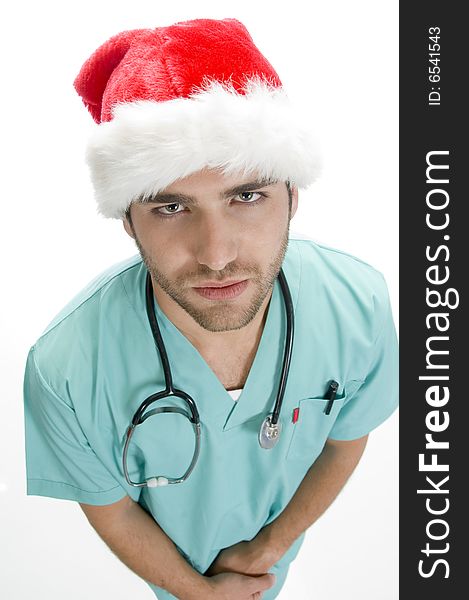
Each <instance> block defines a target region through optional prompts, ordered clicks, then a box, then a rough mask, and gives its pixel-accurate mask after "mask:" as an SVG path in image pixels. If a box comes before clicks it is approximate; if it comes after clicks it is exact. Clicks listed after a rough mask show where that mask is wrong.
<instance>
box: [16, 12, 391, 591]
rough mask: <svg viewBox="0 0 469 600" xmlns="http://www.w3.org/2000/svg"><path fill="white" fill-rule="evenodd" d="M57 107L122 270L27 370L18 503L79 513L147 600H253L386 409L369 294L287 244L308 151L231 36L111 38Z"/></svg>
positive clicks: (336, 262)
mask: <svg viewBox="0 0 469 600" xmlns="http://www.w3.org/2000/svg"><path fill="white" fill-rule="evenodd" d="M75 87H76V89H77V91H78V92H79V94H80V95H81V96H82V98H83V100H84V102H85V104H86V106H87V107H88V109H89V110H90V112H91V114H92V115H93V117H94V118H95V120H96V121H97V123H98V126H97V130H96V132H95V134H94V135H93V137H92V139H91V140H90V144H89V148H88V162H89V165H90V167H91V173H92V178H93V184H94V186H95V191H96V198H97V201H98V208H99V210H100V212H101V213H102V214H103V215H104V216H106V217H110V218H119V219H122V220H123V224H124V228H125V230H126V232H127V233H128V234H129V235H130V236H131V237H132V238H133V239H134V240H135V243H136V244H137V247H138V250H139V255H137V256H135V257H132V258H131V259H129V260H127V261H124V262H123V263H120V264H118V265H114V266H113V267H111V268H110V269H109V270H108V271H106V272H105V273H103V274H101V275H100V276H99V277H98V278H96V279H95V280H93V281H92V282H91V283H90V284H89V285H88V286H87V287H86V288H85V289H84V290H82V292H81V293H80V294H79V295H78V296H77V297H76V298H74V299H73V300H72V301H71V302H70V303H69V304H68V305H67V306H66V307H65V308H64V309H63V311H62V312H61V313H60V314H59V315H57V316H56V317H55V319H54V320H53V321H52V322H51V324H50V325H49V326H48V327H47V329H46V330H45V331H44V333H43V334H42V336H41V337H40V338H39V340H37V342H36V343H35V344H34V346H33V347H32V348H31V351H30V353H29V356H28V361H27V365H26V373H25V386H24V390H25V420H26V458H27V470H28V494H38V495H45V496H51V497H57V498H65V499H70V500H75V501H78V502H79V503H80V505H81V507H82V509H83V510H84V512H85V514H86V516H87V518H88V519H89V521H90V523H91V524H92V526H93V527H94V528H95V529H96V531H97V532H98V533H99V535H100V536H101V537H102V538H103V539H104V540H105V542H106V543H107V544H108V545H109V547H110V548H111V549H112V550H113V551H114V552H115V553H116V554H117V556H118V557H119V558H120V559H121V560H122V561H123V562H125V563H126V564H127V565H128V566H129V567H130V568H131V569H133V570H134V571H135V572H136V573H137V574H138V575H139V576H141V577H142V578H143V579H145V581H147V582H148V584H149V585H150V587H151V588H152V590H153V591H154V592H155V595H156V596H157V597H158V598H164V599H169V598H175V597H176V598H182V599H184V600H186V599H187V600H192V599H194V600H196V599H204V600H205V599H208V600H210V599H211V598H213V599H214V600H215V599H222V598H223V599H233V600H241V599H245V598H260V597H263V598H264V599H265V600H271V599H273V598H275V597H277V595H278V593H279V591H280V589H281V587H282V586H283V583H284V581H285V578H286V576H287V572H288V568H289V564H290V563H291V561H292V560H293V559H294V558H295V556H296V554H297V553H298V550H299V548H300V546H301V543H302V541H303V538H304V532H305V530H306V529H307V528H308V527H309V526H310V525H311V524H312V523H313V522H314V521H315V520H316V519H317V518H318V517H319V516H320V515H321V514H322V513H323V512H324V510H325V509H326V508H327V507H328V506H329V505H330V503H331V502H332V501H333V499H334V498H335V496H336V495H337V494H338V492H339V491H340V489H341V488H342V487H343V485H344V484H345V482H346V480H347V479H348V477H349V476H350V474H351V472H352V471H353V469H354V468H355V466H356V465H357V463H358V461H359V460H360V457H361V455H362V452H363V450H364V447H365V444H366V439H367V436H368V433H369V432H370V431H371V430H372V429H373V428H374V427H376V426H377V425H379V424H380V423H381V422H383V421H384V420H385V419H386V418H387V417H388V416H389V415H390V414H391V413H392V412H393V410H394V409H395V407H396V404H397V340H396V334H395V330H394V325H393V320H392V314H391V307H390V304H389V298H388V293H387V289H386V284H385V281H384V279H383V277H382V275H381V274H380V273H379V272H378V271H376V270H375V269H374V268H373V267H371V266H370V265H368V264H366V263H364V262H362V261H360V260H359V259H357V258H355V257H352V256H350V255H348V254H346V253H343V252H338V251H336V250H334V249H331V248H326V247H324V246H321V245H319V244H316V243H314V242H312V241H307V240H298V239H293V238H289V223H290V219H291V218H292V217H293V216H294V214H295V212H296V209H297V205H298V188H299V187H305V186H307V185H309V184H310V183H311V182H312V181H314V179H315V177H316V176H317V161H316V158H315V156H316V155H315V150H314V146H313V144H312V140H311V137H310V136H309V134H307V132H306V129H305V124H304V122H302V121H301V119H300V118H298V116H297V114H296V112H295V111H294V110H293V108H292V107H291V106H290V104H289V102H288V101H287V99H286V96H285V94H284V92H283V89H282V85H281V82H280V80H279V78H278V76H277V74H276V73H275V71H274V70H273V68H272V66H271V65H270V64H269V63H268V62H267V60H266V59H265V58H264V57H263V56H262V55H261V54H260V52H259V51H258V49H257V48H256V47H255V45H254V43H253V41H252V39H251V37H250V36H249V34H248V32H247V31H246V29H245V28H244V26H243V25H242V24H241V23H239V22H238V21H236V20H234V19H224V20H221V21H215V20H209V19H201V20H194V21H188V22H183V23H177V24H175V25H172V26H170V27H163V28H158V29H155V30H136V31H128V32H123V33H121V34H119V35H117V36H115V37H114V38H111V40H109V41H108V42H106V43H105V44H103V46H101V47H100V48H99V49H98V50H97V51H96V52H95V53H94V54H93V55H92V56H91V57H90V59H88V61H87V62H86V63H85V64H84V65H83V67H82V70H81V71H80V74H79V76H78V77H77V80H76V81H75ZM282 274H283V276H284V278H285V280H286V286H287V287H288V291H286V290H285V287H284V283H283V280H282V278H281V275H282ZM289 307H290V308H291V311H290V308H289ZM152 311H154V315H153V317H154V320H152V319H153V317H152V316H151V315H152ZM289 311H290V312H289ZM154 322H156V324H157V326H158V327H159V329H158V331H155V324H154ZM293 327H294V329H293ZM293 331H294V335H293ZM158 332H159V335H160V336H161V338H162V340H163V342H164V346H165V351H166V353H167V357H166V358H167V360H166V359H165V358H164V353H163V352H162V351H161V348H160V345H159V342H158V339H159V338H158ZM152 334H153V335H152ZM285 365H287V366H288V365H289V369H288V368H287V369H286V370H285V368H284V367H285ZM168 369H169V370H170V372H171V373H170V376H168ZM284 374H285V377H284V376H283V375H284ZM168 382H169V383H168ZM171 386H173V388H174V389H175V390H176V391H178V390H182V391H183V392H181V393H179V392H178V393H179V395H178V394H176V395H171V394H170V393H167V392H168V390H169V389H170V388H171ZM171 389H172V388H171ZM161 391H163V392H162V396H165V398H164V399H163V398H162V397H161V398H160V399H158V400H155V397H154V395H155V393H157V392H161ZM188 397H189V399H188ZM278 397H281V398H282V404H281V409H280V411H279V413H278V421H277V419H276V417H274V415H275V412H276V411H275V409H274V405H276V399H277V398H278ZM139 407H140V408H139ZM158 407H164V408H162V410H161V412H160V409H159V408H158ZM191 411H192V412H191ZM185 416H187V417H188V418H185ZM199 417H200V424H199V423H198V419H199ZM266 417H267V419H266Z"/></svg>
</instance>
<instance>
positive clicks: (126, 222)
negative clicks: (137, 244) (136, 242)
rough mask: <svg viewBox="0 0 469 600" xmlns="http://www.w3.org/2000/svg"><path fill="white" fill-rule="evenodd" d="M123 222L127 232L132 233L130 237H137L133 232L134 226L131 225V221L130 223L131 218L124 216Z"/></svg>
mask: <svg viewBox="0 0 469 600" xmlns="http://www.w3.org/2000/svg"><path fill="white" fill-rule="evenodd" d="M122 224H123V225H124V229H125V230H126V232H127V233H128V234H129V235H130V237H131V238H132V239H135V235H134V232H133V230H132V227H131V225H130V223H129V220H128V219H127V217H124V218H123V219H122Z"/></svg>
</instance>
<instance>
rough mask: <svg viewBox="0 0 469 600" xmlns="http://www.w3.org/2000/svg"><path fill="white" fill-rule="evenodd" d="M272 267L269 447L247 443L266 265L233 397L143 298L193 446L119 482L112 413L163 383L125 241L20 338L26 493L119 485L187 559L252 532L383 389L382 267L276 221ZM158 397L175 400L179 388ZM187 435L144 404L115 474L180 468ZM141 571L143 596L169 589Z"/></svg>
mask: <svg viewBox="0 0 469 600" xmlns="http://www.w3.org/2000/svg"><path fill="white" fill-rule="evenodd" d="M283 270H284V273H285V276H286V279H287V282H288V284H289V287H290V291H291V295H292V300H293V306H294V312H295V337H294V345H293V350H292V360H291V367H290V373H289V377H288V381H287V385H286V390H285V396H284V400H283V407H282V411H281V415H280V420H281V423H282V433H281V436H280V440H279V443H278V444H277V445H276V446H275V447H274V448H273V449H270V450H265V449H262V448H261V447H260V446H259V442H258V432H259V428H260V426H261V423H262V421H263V420H264V418H265V416H266V415H267V414H268V413H270V412H272V410H273V406H274V404H275V399H276V395H277V390H278V386H279V378H280V373H281V368H282V361H283V352H284V341H285V330H286V327H285V326H286V317H285V309H284V303H283V296H282V293H281V288H280V284H279V282H278V280H276V281H275V284H274V288H273V292H272V297H271V300H270V303H269V306H268V309H267V318H266V321H265V326H264V330H263V332H262V337H261V340H260V343H259V347H258V350H257V354H256V356H255V359H254V362H253V364H252V367H251V370H250V372H249V376H248V378H247V380H246V383H245V386H244V388H243V390H242V393H241V395H240V397H239V399H238V400H237V401H233V398H232V397H231V396H230V394H229V393H228V392H227V391H226V390H225V388H224V387H223V385H222V384H221V382H220V380H219V379H218V378H217V376H216V375H215V373H214V372H213V371H212V370H211V368H210V367H209V366H208V364H207V363H206V362H205V360H204V359H203V358H202V356H201V355H200V354H199V352H198V351H197V350H196V348H195V347H194V346H193V345H192V344H191V342H190V341H189V340H188V339H187V338H186V337H185V336H184V335H183V334H182V333H181V332H180V331H179V330H178V329H177V328H176V327H175V325H173V323H172V322H171V321H170V320H169V319H168V318H167V317H166V316H165V314H164V313H163V312H162V310H161V309H160V308H159V306H158V304H157V302H156V300H155V302H154V303H155V310H156V315H157V319H158V322H159V325H160V328H161V332H162V336H163V339H164V341H165V344H166V349H167V353H168V357H169V361H170V364H171V368H172V373H173V380H174V384H175V386H176V387H178V388H179V389H182V390H184V391H186V392H187V393H188V394H190V395H191V396H192V398H193V399H194V400H195V402H196V404H197V407H198V411H199V415H200V420H201V448H200V455H199V460H198V463H197V465H196V467H195V469H194V471H193V472H192V474H191V475H190V476H189V478H188V479H187V480H186V481H185V482H184V483H181V484H176V485H169V486H166V487H159V488H134V487H132V486H129V485H128V484H127V483H126V480H125V478H124V474H123V468H122V451H123V447H124V440H125V433H126V429H127V427H128V425H129V424H130V422H131V419H132V416H133V415H134V413H135V411H136V409H137V408H138V406H139V405H140V404H141V402H143V400H144V399H145V398H147V397H148V396H150V395H151V394H153V393H155V392H157V391H160V390H162V389H164V387H165V385H164V375H163V370H162V367H161V363H160V359H159V355H158V354H157V351H156V348H155V344H154V341H153V336H152V332H151V329H150V326H149V323H148V318H147V314H146V306H145V277H146V267H145V264H144V263H143V262H142V260H141V257H140V255H136V256H133V257H131V258H130V259H127V260H125V261H123V262H120V263H119V264H116V265H114V266H113V267H111V268H110V269H108V270H107V271H105V272H104V273H102V274H101V275H99V276H98V277H97V278H95V279H94V280H93V281H91V282H90V283H89V284H88V285H87V286H86V287H85V288H84V289H83V290H82V291H81V292H80V293H79V294H78V295H77V296H76V297H75V298H74V299H73V300H72V301H71V302H70V303H69V304H68V305H67V306H66V307H65V308H64V309H63V310H62V311H61V312H60V313H59V314H58V315H57V316H56V317H55V318H54V319H53V321H52V322H51V323H50V325H49V326H48V327H47V328H46V330H45V331H44V332H43V334H42V335H41V336H40V337H39V339H38V340H37V341H36V343H35V344H34V345H33V346H32V347H31V349H30V351H29V354H28V358H27V363H26V369H25V376H24V409H25V442H26V468H27V493H28V494H29V495H39V496H50V497H54V498H63V499H67V500H75V501H77V502H83V503H87V504H94V505H105V504H111V503H113V502H116V501H118V500H120V499H121V498H123V497H124V496H125V495H126V494H127V495H129V496H130V497H131V498H133V499H134V500H135V501H136V502H139V503H140V505H141V506H142V507H143V508H144V509H145V510H146V511H147V512H149V513H150V514H151V515H152V516H153V518H154V519H155V520H156V522H157V523H158V524H159V526H160V527H161V528H162V529H163V530H164V531H165V532H166V534H167V535H168V536H169V537H170V538H171V539H172V540H173V542H174V543H175V545H176V547H177V549H178V550H179V552H180V553H181V555H182V556H183V557H184V558H185V559H186V560H187V561H188V562H189V563H190V564H191V565H192V566H193V567H194V568H195V569H196V570H198V571H199V572H200V573H202V574H203V573H204V572H205V571H206V570H207V569H208V567H209V566H210V564H211V563H212V562H213V560H214V559H215V558H216V556H217V554H218V553H219V552H220V551H221V550H222V549H223V548H226V547H228V546H232V545H233V544H236V543H238V542H240V541H242V540H251V539H252V538H253V537H255V536H256V534H257V533H258V532H259V530H260V529H262V528H263V527H264V526H265V525H267V524H268V523H270V522H271V521H273V520H274V519H275V518H276V517H277V516H278V515H279V514H280V513H281V512H282V511H283V510H284V508H285V507H286V505H287V504H288V502H289V500H290V499H291V497H292V496H293V495H294V493H295V491H296V489H297V488H298V486H299V485H300V483H301V481H302V479H303V477H304V476H305V474H306V472H307V471H308V469H309V467H310V466H311V465H312V464H313V463H314V461H315V460H316V458H317V457H318V456H319V454H320V453H321V451H322V449H323V447H324V444H325V442H326V440H327V439H328V438H332V439H335V440H353V439H356V438H359V437H362V436H364V435H366V434H368V433H369V432H370V431H371V430H372V429H374V428H375V427H377V426H378V425H379V424H380V423H382V422H383V421H384V420H385V419H387V418H388V417H389V416H390V415H391V413H392V412H393V411H394V409H395V408H396V406H397V402H398V344H397V337H396V331H395V327H394V323H393V318H392V311H391V306H390V301H389V295H388V290H387V286H386V283H385V280H384V278H383V276H382V274H381V273H380V272H379V271H377V270H376V269H374V268H373V267H372V266H370V265H369V264H367V263H365V262H363V261H362V260H359V259H358V258H356V257H354V256H351V255H350V254H347V253H345V252H342V251H338V250H336V249H333V248H329V247H327V246H324V245H322V244H319V243H317V242H314V241H312V240H307V239H295V238H294V237H292V236H291V237H290V239H289V243H288V248H287V252H286V255H285V259H284V263H283ZM331 379H335V380H336V381H337V382H339V389H338V393H337V397H336V400H335V402H334V403H333V408H332V411H331V413H330V414H329V415H326V414H325V413H324V408H325V405H326V404H327V400H326V399H325V398H324V396H325V392H326V390H327V385H328V382H329V381H330V380H331ZM160 402H161V403H164V404H165V405H175V406H181V407H184V406H185V405H184V403H183V402H182V401H180V400H175V401H174V400H172V401H170V400H162V401H160ZM295 409H299V412H298V411H297V417H298V418H297V419H294V418H293V414H294V411H295ZM194 443H195V438H194V431H193V428H192V425H191V424H190V422H189V421H188V420H187V419H186V418H185V417H184V416H181V415H180V414H177V413H163V414H159V415H154V416H152V417H150V418H149V419H147V420H146V421H145V422H144V423H143V424H142V425H139V426H138V427H137V429H136V430H135V433H134V435H133V438H132V442H131V446H130V449H129V454H128V465H129V467H128V468H129V474H130V477H131V479H132V480H133V481H144V480H145V479H147V478H149V477H152V476H155V475H166V476H170V477H178V476H181V475H182V474H183V473H184V472H185V470H186V468H187V467H188V465H189V463H190V460H191V458H192V454H193V450H194ZM303 539H304V533H303V534H302V535H301V536H300V537H299V538H298V539H297V540H296V541H295V543H294V544H293V545H292V546H291V547H290V549H289V550H288V551H287V553H286V554H285V555H284V556H283V557H282V558H281V559H280V560H279V562H278V563H277V564H276V565H275V566H274V567H273V568H272V569H271V572H273V573H275V574H276V576H277V582H276V584H275V586H274V587H273V588H271V589H270V590H268V591H267V592H265V593H264V596H263V598H264V600H272V599H273V598H276V597H277V595H278V593H279V591H280V588H281V587H282V585H283V583H284V581H285V577H286V575H287V571H288V568H289V565H290V563H291V561H292V560H293V559H294V558H295V556H296V555H297V553H298V550H299V548H300V546H301V544H302V542H303ZM147 583H148V582H147ZM149 585H150V587H151V588H152V590H153V591H154V593H155V595H156V597H157V598H159V599H164V600H168V599H173V598H174V596H173V595H172V594H170V593H169V592H167V591H165V590H163V589H161V588H158V587H156V586H154V585H152V584H150V583H149Z"/></svg>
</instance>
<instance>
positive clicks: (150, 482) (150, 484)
mask: <svg viewBox="0 0 469 600" xmlns="http://www.w3.org/2000/svg"><path fill="white" fill-rule="evenodd" d="M147 486H148V487H149V488H155V487H158V479H157V478H156V477H152V478H151V479H147Z"/></svg>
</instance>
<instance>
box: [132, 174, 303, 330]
mask: <svg viewBox="0 0 469 600" xmlns="http://www.w3.org/2000/svg"><path fill="white" fill-rule="evenodd" d="M259 179H260V178H258V177H256V176H255V175H254V176H253V175H251V176H247V177H246V176H244V177H239V176H226V175H223V174H221V173H220V172H219V171H217V170H213V169H210V170H209V169H206V170H203V171H199V172H197V173H194V174H192V175H190V176H188V177H185V178H183V179H180V180H178V181H176V182H175V183H173V184H171V185H170V186H168V187H167V188H166V189H165V190H163V191H162V192H160V193H159V194H158V195H157V196H155V197H154V198H152V201H151V202H148V203H147V202H137V203H134V204H132V206H131V218H132V225H131V224H130V223H129V222H128V221H127V219H124V227H125V230H126V231H127V233H128V234H129V235H130V236H131V237H133V238H134V239H135V242H136V244H137V247H138V249H139V251H140V254H141V256H142V259H143V260H144V262H145V265H146V267H147V269H148V270H149V272H150V274H151V276H152V278H153V285H154V286H155V283H156V288H155V294H156V295H157V297H158V293H159V290H158V286H159V287H160V288H161V290H162V291H163V292H165V293H166V294H167V295H168V297H169V298H170V299H171V300H170V302H171V304H172V302H174V303H175V305H173V304H172V306H173V307H174V309H175V310H180V309H181V308H182V309H183V310H184V311H185V312H186V313H188V314H189V315H190V316H191V317H192V318H193V319H194V320H195V321H196V322H197V323H198V324H199V325H200V326H201V327H203V328H204V329H206V330H208V331H230V330H233V329H240V328H242V327H244V326H246V325H247V324H248V323H249V322H250V321H251V320H252V319H253V318H254V317H255V315H256V314H257V312H258V311H259V308H260V307H261V305H262V302H263V300H264V299H265V298H266V296H267V294H268V293H269V292H270V291H271V290H272V286H273V283H274V281H275V278H276V277H277V275H278V272H279V270H280V267H281V266H282V262H283V259H284V256H285V252H286V249H287V243H288V230H289V224H290V218H291V217H292V216H293V215H294V214H295V212H296V208H297V203H298V197H297V190H296V188H293V189H292V196H293V197H292V209H291V213H290V211H289V201H288V190H287V188H286V185H285V183H284V182H276V183H269V182H262V181H260V180H259ZM246 184H248V185H246ZM235 188H237V189H235ZM234 281H245V283H243V284H242V285H240V286H235V287H234V288H227V290H228V293H229V292H230V291H231V293H229V294H228V295H229V296H230V297H223V298H221V297H220V296H221V293H220V290H218V292H217V291H215V292H211V291H210V290H207V289H205V290H200V289H199V291H197V290H196V288H200V287H205V288H207V287H210V285H212V286H213V285H215V284H218V285H220V284H221V283H223V282H234ZM236 292H238V293H237V294H236V295H235V293H236ZM224 295H225V296H226V295H227V293H226V290H225V293H224ZM214 296H215V297H214ZM179 307H180V308H179Z"/></svg>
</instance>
